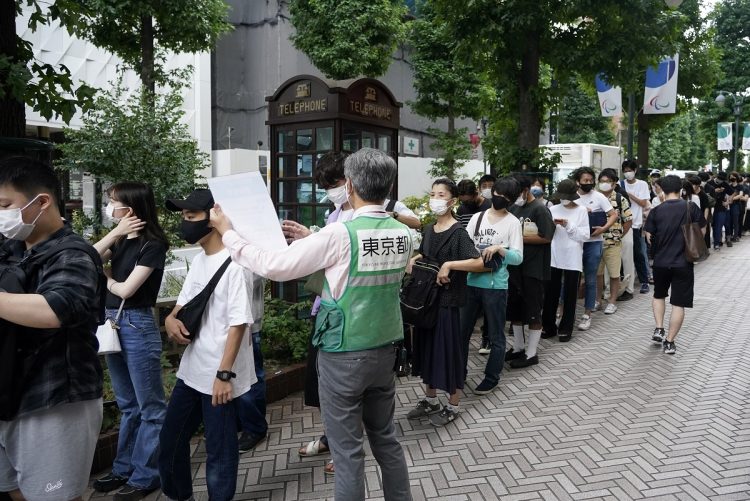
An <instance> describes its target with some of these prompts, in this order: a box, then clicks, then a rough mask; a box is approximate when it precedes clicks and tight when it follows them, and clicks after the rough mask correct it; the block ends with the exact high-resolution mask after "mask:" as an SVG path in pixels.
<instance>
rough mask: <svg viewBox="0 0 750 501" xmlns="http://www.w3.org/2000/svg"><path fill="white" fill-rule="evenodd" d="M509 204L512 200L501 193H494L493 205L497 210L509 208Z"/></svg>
mask: <svg viewBox="0 0 750 501" xmlns="http://www.w3.org/2000/svg"><path fill="white" fill-rule="evenodd" d="M509 205H510V200H508V199H507V198H505V197H501V196H500V195H492V207H494V208H495V210H503V209H507V208H508V206H509Z"/></svg>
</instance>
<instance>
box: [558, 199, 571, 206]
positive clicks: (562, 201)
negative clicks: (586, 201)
mask: <svg viewBox="0 0 750 501" xmlns="http://www.w3.org/2000/svg"><path fill="white" fill-rule="evenodd" d="M560 203H561V204H563V205H568V204H569V203H570V200H564V199H562V198H561V199H560Z"/></svg>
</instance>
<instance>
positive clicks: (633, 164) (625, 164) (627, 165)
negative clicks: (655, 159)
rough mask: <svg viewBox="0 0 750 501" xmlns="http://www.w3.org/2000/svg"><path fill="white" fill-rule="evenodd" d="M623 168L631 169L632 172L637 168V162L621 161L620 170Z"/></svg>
mask: <svg viewBox="0 0 750 501" xmlns="http://www.w3.org/2000/svg"><path fill="white" fill-rule="evenodd" d="M625 169H633V172H636V171H637V170H638V164H637V163H636V162H635V160H625V161H624V162H623V163H622V170H625Z"/></svg>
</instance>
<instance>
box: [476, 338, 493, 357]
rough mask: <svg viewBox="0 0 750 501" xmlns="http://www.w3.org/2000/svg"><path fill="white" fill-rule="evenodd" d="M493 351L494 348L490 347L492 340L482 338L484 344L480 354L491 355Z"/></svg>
mask: <svg viewBox="0 0 750 501" xmlns="http://www.w3.org/2000/svg"><path fill="white" fill-rule="evenodd" d="M491 351H492V348H490V340H489V339H484V338H482V346H480V347H479V354H480V355H489V354H490V352H491Z"/></svg>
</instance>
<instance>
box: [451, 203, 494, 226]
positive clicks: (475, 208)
mask: <svg viewBox="0 0 750 501" xmlns="http://www.w3.org/2000/svg"><path fill="white" fill-rule="evenodd" d="M491 208H492V201H491V200H487V199H486V198H485V199H484V202H482V203H481V204H475V203H473V202H472V203H468V204H467V203H461V205H459V206H458V209H456V219H458V222H459V223H461V226H463V227H464V228H466V227H467V226H468V225H469V221H471V216H473V215H474V214H476V213H477V212H482V211H483V210H487V209H491Z"/></svg>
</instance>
